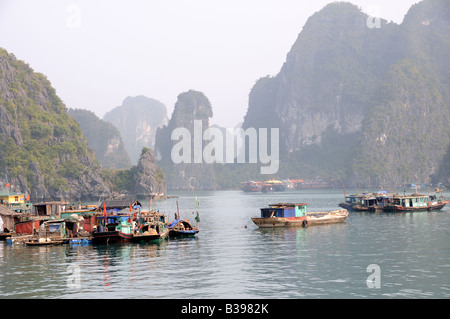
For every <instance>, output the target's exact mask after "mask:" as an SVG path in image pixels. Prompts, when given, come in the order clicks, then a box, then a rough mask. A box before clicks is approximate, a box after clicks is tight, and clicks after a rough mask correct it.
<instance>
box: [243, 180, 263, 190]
mask: <svg viewBox="0 0 450 319" xmlns="http://www.w3.org/2000/svg"><path fill="white" fill-rule="evenodd" d="M241 184H242V187H241V188H242V190H243V191H244V192H246V193H254V192H259V191H260V190H261V182H255V181H248V182H242V183H241Z"/></svg>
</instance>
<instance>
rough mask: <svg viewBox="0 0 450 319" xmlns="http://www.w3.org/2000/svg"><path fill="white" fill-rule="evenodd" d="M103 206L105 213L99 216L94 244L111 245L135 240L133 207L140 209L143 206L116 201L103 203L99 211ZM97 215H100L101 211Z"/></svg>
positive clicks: (137, 203) (94, 234)
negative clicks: (126, 210) (127, 210)
mask: <svg viewBox="0 0 450 319" xmlns="http://www.w3.org/2000/svg"><path fill="white" fill-rule="evenodd" d="M131 202H133V205H132V204H131ZM102 206H103V212H102V213H101V215H100V216H97V223H98V224H97V226H96V227H95V229H94V230H93V232H92V243H107V244H109V243H118V242H120V243H122V242H128V241H131V240H132V238H133V223H132V217H131V215H132V213H133V210H132V207H134V208H137V209H139V208H140V207H141V204H140V203H139V202H137V201H135V202H134V201H131V200H128V201H126V200H121V201H117V200H116V201H109V202H108V203H106V202H103V204H102V205H100V206H99V209H100V207H102ZM127 208H129V210H130V211H129V212H128V213H127V212H124V210H125V209H127ZM108 212H109V213H110V214H109V215H108ZM97 214H100V212H99V210H98V213H97Z"/></svg>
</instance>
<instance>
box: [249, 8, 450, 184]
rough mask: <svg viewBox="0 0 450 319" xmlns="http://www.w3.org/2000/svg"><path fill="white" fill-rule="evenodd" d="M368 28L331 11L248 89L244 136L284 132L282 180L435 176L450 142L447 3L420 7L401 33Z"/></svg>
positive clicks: (388, 26) (343, 11)
mask: <svg viewBox="0 0 450 319" xmlns="http://www.w3.org/2000/svg"><path fill="white" fill-rule="evenodd" d="M368 18H369V17H368V16H367V15H366V14H364V13H362V12H361V11H360V10H359V9H358V8H357V7H356V6H354V5H352V4H348V3H332V4H329V5H327V6H326V7H325V8H324V9H323V10H321V11H320V12H317V13H316V14H314V15H313V16H312V17H311V18H310V19H309V20H308V21H307V23H306V24H305V26H304V28H303V30H302V32H301V33H300V34H299V36H298V39H297V41H296V42H295V43H294V45H293V47H292V49H291V51H290V52H289V54H288V55H287V59H286V62H285V63H284V65H283V67H282V69H281V70H280V73H279V74H278V75H276V76H275V77H266V78H262V79H260V80H259V81H258V82H257V83H256V85H255V86H254V87H253V89H252V91H251V93H250V98H249V108H248V112H247V115H246V117H245V121H244V128H247V127H256V128H258V127H279V128H280V144H281V145H280V149H281V151H282V153H283V154H282V155H281V156H282V162H281V166H282V168H281V171H283V169H286V167H289V168H292V167H295V168H299V167H300V169H299V170H298V171H297V173H300V174H302V176H308V174H310V175H313V176H314V174H317V173H318V172H320V173H321V174H323V175H326V176H328V177H334V178H342V179H345V180H346V181H348V182H351V183H353V184H356V183H358V184H359V185H362V184H364V183H367V184H371V185H378V184H379V183H383V184H385V185H396V184H398V183H402V182H418V181H426V180H427V176H429V175H430V174H432V173H433V172H434V171H435V169H436V168H437V166H438V164H439V161H440V160H441V159H442V157H443V155H444V152H445V147H446V146H447V145H448V142H449V140H448V132H449V131H448V129H447V128H446V125H445V124H444V123H445V121H446V120H447V118H448V106H449V105H450V103H449V102H450V101H449V99H448V96H449V95H448V92H447V91H448V90H447V88H448V87H449V85H448V84H449V79H450V73H449V69H450V67H449V65H448V61H449V59H448V52H449V49H450V45H449V43H450V40H449V31H450V30H449V6H448V3H447V2H446V1H445V0H424V1H422V2H420V3H419V4H417V5H415V6H413V7H412V8H411V10H410V11H409V12H408V15H407V16H406V17H405V20H404V22H403V23H402V24H401V25H397V24H393V23H386V21H384V20H382V21H381V25H380V28H370V27H369V26H368V24H367V21H368ZM414 141H416V143H414ZM425 141H426V142H425ZM424 143H425V144H426V145H418V144H424ZM442 145H444V147H442ZM290 154H296V156H290ZM333 154H334V155H333ZM412 158H414V159H412ZM283 162H284V163H283Z"/></svg>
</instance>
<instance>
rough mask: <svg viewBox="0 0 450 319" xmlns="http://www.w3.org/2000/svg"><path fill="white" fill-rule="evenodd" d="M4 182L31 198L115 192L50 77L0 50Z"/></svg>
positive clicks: (0, 143)
mask: <svg viewBox="0 0 450 319" xmlns="http://www.w3.org/2000/svg"><path fill="white" fill-rule="evenodd" d="M0 150H1V151H0V167H1V169H0V182H1V183H2V184H3V185H4V184H7V183H11V189H12V190H13V191H20V192H24V193H28V194H30V197H31V200H33V201H39V200H47V199H98V197H99V196H107V195H109V194H110V192H111V189H110V187H109V186H108V185H107V184H106V183H105V182H104V181H103V179H102V177H101V176H100V169H99V165H98V164H97V161H96V159H95V156H93V155H92V153H91V152H90V151H89V149H88V144H87V141H86V139H85V138H84V136H83V135H82V132H81V129H80V127H79V125H78V123H77V122H76V121H75V120H74V119H72V118H70V117H69V116H68V114H67V109H66V108H65V106H64V104H63V103H62V101H61V100H60V99H59V98H58V96H57V95H56V93H55V90H54V89H53V88H52V86H51V84H50V82H49V81H48V80H47V79H46V77H45V76H44V75H42V74H39V73H35V72H34V71H33V70H32V69H31V68H30V67H29V66H28V65H27V64H25V63H24V62H22V61H19V60H17V59H16V58H15V57H14V55H12V54H8V52H6V50H4V49H0Z"/></svg>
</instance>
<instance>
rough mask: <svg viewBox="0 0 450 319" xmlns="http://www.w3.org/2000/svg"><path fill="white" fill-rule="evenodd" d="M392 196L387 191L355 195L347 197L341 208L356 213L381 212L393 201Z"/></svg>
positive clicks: (340, 205)
mask: <svg viewBox="0 0 450 319" xmlns="http://www.w3.org/2000/svg"><path fill="white" fill-rule="evenodd" d="M391 199H392V195H391V194H389V193H388V192H386V191H378V192H376V193H363V194H354V195H349V196H346V197H345V202H342V203H339V207H342V208H344V209H347V210H351V211H355V212H379V211H383V210H384V207H385V206H386V205H387V204H388V203H389V202H390V201H391Z"/></svg>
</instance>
